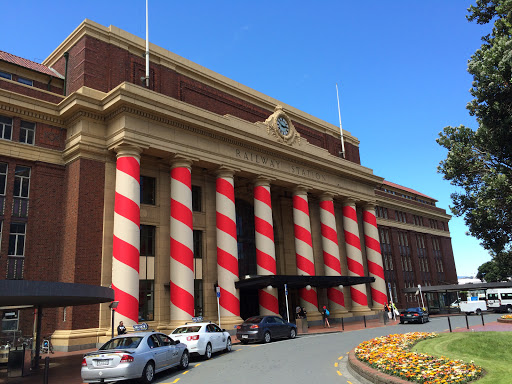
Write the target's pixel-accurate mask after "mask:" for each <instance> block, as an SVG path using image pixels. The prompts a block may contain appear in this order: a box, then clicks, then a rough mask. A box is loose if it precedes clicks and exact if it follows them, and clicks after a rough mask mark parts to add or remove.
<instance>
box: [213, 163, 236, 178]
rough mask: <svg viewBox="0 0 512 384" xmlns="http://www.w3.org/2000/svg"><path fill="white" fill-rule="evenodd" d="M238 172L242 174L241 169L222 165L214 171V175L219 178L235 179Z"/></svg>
mask: <svg viewBox="0 0 512 384" xmlns="http://www.w3.org/2000/svg"><path fill="white" fill-rule="evenodd" d="M237 172H240V169H238V168H234V167H227V166H225V165H221V166H219V167H218V168H217V169H216V170H215V171H214V174H215V176H217V177H234V176H235V173H237Z"/></svg>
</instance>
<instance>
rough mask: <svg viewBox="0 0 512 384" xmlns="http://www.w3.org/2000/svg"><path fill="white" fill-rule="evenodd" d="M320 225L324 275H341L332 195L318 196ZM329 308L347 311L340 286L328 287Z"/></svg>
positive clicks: (332, 310)
mask: <svg viewBox="0 0 512 384" xmlns="http://www.w3.org/2000/svg"><path fill="white" fill-rule="evenodd" d="M320 226H321V232H322V248H323V255H324V268H325V275H326V276H341V263H340V249H339V247H338V231H337V229H336V218H335V216H334V203H333V201H332V195H330V194H324V195H322V196H321V197H320ZM327 298H328V299H329V310H330V311H331V312H334V314H336V312H338V313H340V312H347V310H346V309H345V297H344V295H343V290H342V289H341V288H334V287H333V288H328V289H327Z"/></svg>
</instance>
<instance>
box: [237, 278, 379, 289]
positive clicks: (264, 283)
mask: <svg viewBox="0 0 512 384" xmlns="http://www.w3.org/2000/svg"><path fill="white" fill-rule="evenodd" d="M374 281H375V278H374V277H359V276H295V275H266V276H250V277H247V278H245V279H241V280H240V281H237V282H236V283H235V287H236V288H238V289H261V288H266V287H268V286H269V285H271V286H273V287H275V288H282V287H284V285H285V284H287V285H288V288H305V287H306V286H308V285H310V286H311V287H314V288H330V287H337V286H339V285H343V286H346V287H348V286H350V285H357V284H366V283H373V282H374Z"/></svg>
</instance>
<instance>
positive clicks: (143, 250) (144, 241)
mask: <svg viewBox="0 0 512 384" xmlns="http://www.w3.org/2000/svg"><path fill="white" fill-rule="evenodd" d="M155 234H156V227H155V226H154V225H141V226H140V255H141V256H155Z"/></svg>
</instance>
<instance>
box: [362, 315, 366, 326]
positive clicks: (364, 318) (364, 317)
mask: <svg viewBox="0 0 512 384" xmlns="http://www.w3.org/2000/svg"><path fill="white" fill-rule="evenodd" d="M363 321H364V327H365V328H366V316H365V315H363Z"/></svg>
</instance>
